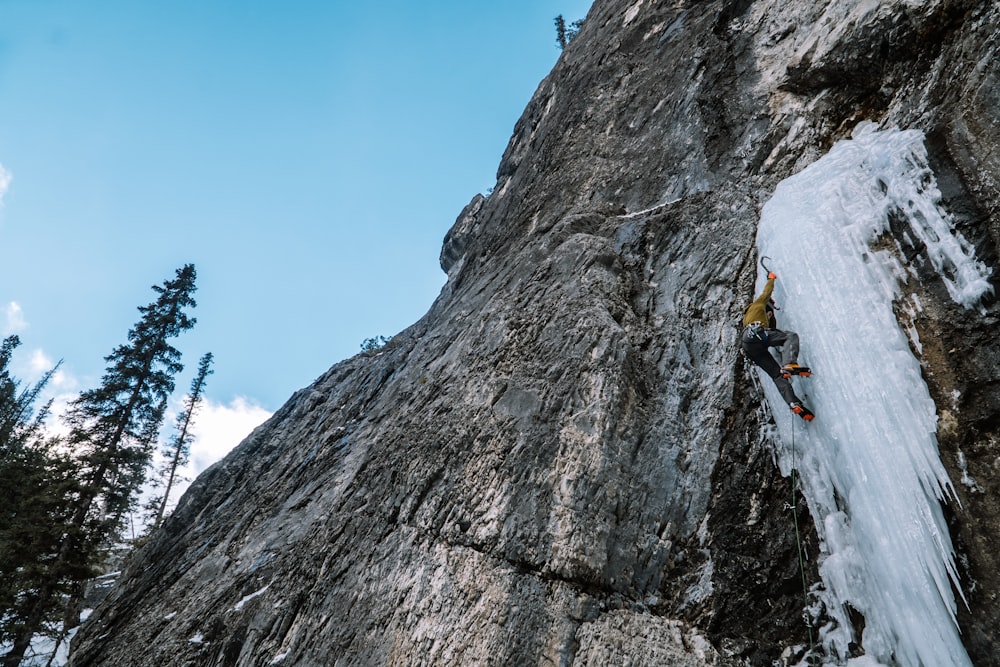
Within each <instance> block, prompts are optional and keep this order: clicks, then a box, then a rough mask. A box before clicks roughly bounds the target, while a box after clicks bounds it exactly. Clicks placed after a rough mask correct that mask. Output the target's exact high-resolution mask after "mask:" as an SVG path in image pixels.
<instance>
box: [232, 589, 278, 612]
mask: <svg viewBox="0 0 1000 667" xmlns="http://www.w3.org/2000/svg"><path fill="white" fill-rule="evenodd" d="M269 587H270V584H268V585H267V586H264V588H261V589H260V590H256V591H254V592H253V593H250V594H249V595H244V596H243V598H242V599H241V600H240V601H239V602H237V603H236V604H235V605H233V611H239V610H240V609H243V606H244V605H245V604H246V603H247V602H250V600H253V599H254V598H255V597H257V596H259V595H263V594H264V593H266V592H267V589H268V588H269Z"/></svg>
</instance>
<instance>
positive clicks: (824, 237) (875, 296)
mask: <svg viewBox="0 0 1000 667" xmlns="http://www.w3.org/2000/svg"><path fill="white" fill-rule="evenodd" d="M891 216H894V219H895V221H896V222H904V221H905V224H907V225H908V226H909V230H910V232H911V233H912V234H913V235H914V237H916V238H919V239H920V241H921V242H922V243H924V244H925V246H926V252H927V255H928V256H929V257H930V260H931V262H932V265H933V266H934V268H935V269H936V270H937V272H938V273H939V274H940V275H941V277H942V279H943V280H944V281H945V283H946V285H947V286H948V291H949V294H950V295H951V297H952V298H953V299H954V300H955V301H956V302H958V303H960V304H962V305H963V306H965V307H967V308H971V307H975V306H976V305H978V303H979V300H980V299H981V298H982V296H983V295H985V294H986V293H987V292H989V291H990V286H989V284H988V283H987V279H988V277H989V275H990V273H991V271H990V269H988V268H987V267H986V266H985V265H984V264H982V263H981V262H979V261H978V260H977V259H976V257H975V254H974V252H973V251H972V249H971V247H970V246H969V244H968V243H967V242H966V241H965V240H964V239H963V238H962V237H961V235H960V234H958V233H957V232H955V230H954V229H953V227H952V225H951V222H950V219H949V217H948V215H947V214H946V213H945V212H944V211H943V210H942V209H941V206H940V192H939V191H938V189H937V185H936V182H935V179H934V175H933V173H932V172H931V171H930V169H929V167H928V166H927V156H926V150H925V148H924V145H923V135H922V134H921V133H920V132H917V131H899V130H888V131H877V130H876V128H875V126H874V125H873V124H871V123H863V124H861V125H859V126H858V128H857V129H856V130H855V132H854V135H853V138H852V139H851V140H846V141H841V142H838V143H837V144H836V145H835V146H834V147H833V148H832V149H831V150H830V152H829V153H828V154H827V155H825V156H824V157H822V158H821V159H820V160H818V161H817V162H815V163H814V164H812V165H811V166H809V167H808V168H806V169H804V170H803V171H802V172H800V173H798V174H796V175H794V176H792V177H790V178H788V179H786V180H785V181H783V182H782V183H780V184H779V185H778V187H777V188H776V189H775V192H774V196H773V197H772V198H771V200H770V201H768V202H767V204H766V205H765V206H764V209H763V211H762V215H761V221H760V226H759V228H758V233H757V246H758V250H759V252H760V253H761V255H766V256H768V257H770V258H771V260H770V262H769V264H768V265H769V267H770V269H771V270H772V271H775V272H776V273H777V274H778V281H777V284H776V288H775V293H774V296H775V299H776V300H777V302H778V303H779V305H780V306H781V307H782V310H781V311H780V316H781V318H780V321H779V323H778V326H779V328H782V329H787V330H790V331H795V332H798V334H799V335H800V337H801V341H802V354H801V358H800V362H801V363H802V364H804V365H807V366H811V367H812V368H813V370H814V375H813V376H812V377H811V378H798V379H796V380H795V387H796V391H797V393H799V395H800V396H802V398H803V399H804V400H805V402H806V404H807V405H809V406H810V407H811V408H812V409H813V410H814V412H816V414H817V417H816V420H815V421H813V422H811V423H808V424H806V423H805V422H802V421H801V420H799V419H798V417H795V416H794V415H793V414H792V413H791V411H789V410H787V409H785V408H783V407H780V406H782V401H781V398H780V396H779V395H778V392H777V390H776V389H775V387H774V385H773V383H772V382H771V380H770V378H768V377H766V376H763V375H762V376H761V381H762V385H763V387H764V391H765V394H766V396H767V399H768V402H769V403H770V405H771V406H776V407H775V409H774V410H773V413H774V419H775V421H776V424H777V428H778V431H779V434H780V438H779V439H778V441H777V442H776V447H777V450H778V451H777V456H778V463H779V465H780V467H781V470H782V473H783V474H785V475H788V474H790V472H791V467H792V465H793V461H794V465H795V468H796V470H797V472H798V475H797V477H798V478H799V483H800V485H801V488H802V492H803V495H804V496H805V498H806V500H807V502H808V503H809V508H810V511H811V513H812V516H813V517H814V519H815V523H816V529H817V532H818V533H819V538H820V541H821V561H820V568H819V571H820V575H821V577H822V579H823V582H824V586H823V587H821V589H820V590H818V591H814V593H815V594H816V595H818V596H819V597H820V598H821V599H820V600H818V601H817V602H822V604H823V605H824V606H825V608H826V611H827V614H828V615H829V616H830V617H831V618H832V619H833V620H832V621H831V622H830V623H828V624H827V625H826V626H825V627H824V628H822V629H821V631H820V638H821V641H822V644H823V647H824V649H825V650H826V652H827V654H828V655H829V656H831V658H833V659H835V660H837V661H839V662H841V663H842V662H843V661H845V660H846V659H847V658H848V656H849V645H850V644H851V643H852V642H856V641H857V640H858V638H856V637H855V636H854V629H853V627H852V625H851V623H850V620H849V618H848V614H847V611H846V609H847V605H850V606H851V607H853V608H854V609H856V610H858V611H859V612H861V613H862V614H863V615H864V616H865V629H864V632H863V637H862V638H861V645H862V647H863V649H864V651H865V654H866V656H865V658H863V659H853V660H851V661H850V664H851V665H854V666H857V667H862V666H865V667H867V666H869V665H878V664H900V665H934V666H935V667H947V666H962V667H971V662H970V661H969V657H968V655H967V654H966V651H965V648H964V647H963V645H962V642H961V639H960V637H959V631H958V625H957V622H956V620H955V614H956V600H955V595H954V593H953V588H952V586H954V589H955V590H959V586H958V574H957V572H956V569H955V564H954V557H953V548H952V545H951V540H950V537H949V533H948V527H947V525H946V523H945V520H944V516H943V512H942V509H941V502H942V500H943V499H944V498H945V497H946V496H952V497H954V487H953V486H952V484H951V481H950V480H949V479H948V475H947V473H946V471H945V469H944V466H943V465H942V464H941V460H940V457H939V454H938V446H937V439H936V435H935V434H936V431H937V411H936V408H935V405H934V402H933V401H932V400H931V397H930V393H929V391H928V389H927V386H926V384H925V383H924V381H923V378H922V376H921V369H920V363H919V361H918V360H917V359H916V358H915V357H914V355H913V352H912V351H911V348H910V338H909V337H908V336H907V333H906V332H904V330H903V329H902V328H901V326H900V324H899V323H898V322H897V319H896V314H895V312H894V308H893V306H894V302H896V301H897V300H898V299H901V298H902V293H901V289H900V281H902V280H906V279H907V278H908V277H909V276H910V274H909V272H908V269H907V267H906V266H905V265H904V264H903V263H902V262H901V260H900V257H899V253H898V250H897V249H889V248H881V249H873V245H874V244H875V243H876V242H877V241H879V240H880V237H882V236H883V235H884V234H885V233H887V232H888V231H889V224H890V218H891ZM884 245H885V244H884V243H883V244H881V246H884ZM764 279H765V276H764V275H763V274H761V275H759V278H758V293H759V290H760V289H763V285H764ZM920 308H921V305H920V304H919V301H914V302H913V304H912V309H913V312H919V309H920ZM911 336H913V333H912V332H911ZM913 341H914V345H915V347H919V339H916V338H915V337H914V338H913ZM762 435H766V434H762Z"/></svg>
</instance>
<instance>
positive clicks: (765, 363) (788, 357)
mask: <svg viewBox="0 0 1000 667" xmlns="http://www.w3.org/2000/svg"><path fill="white" fill-rule="evenodd" d="M740 344H741V346H742V347H743V352H744V353H745V354H746V355H747V356H748V357H749V358H750V361H752V362H754V363H755V364H757V365H758V366H760V367H761V368H763V369H764V372H765V373H767V374H768V375H770V376H771V379H772V380H774V385H775V386H776V387H777V388H778V391H779V392H781V397H782V398H783V399H784V400H785V403H789V404H791V403H801V402H802V401H800V400H799V397H798V396H796V395H795V392H794V391H792V383H791V381H789V380H788V379H787V378H785V377H784V376H783V375H782V374H781V366H780V365H778V362H777V361H775V360H774V357H773V356H771V352H770V350H769V349H768V348H770V347H780V348H781V363H782V364H794V363H796V361H797V360H798V357H799V335H798V334H797V333H793V332H791V331H781V330H780V329H767V328H764V327H747V328H746V329H744V330H743V335H742V336H741V337H740Z"/></svg>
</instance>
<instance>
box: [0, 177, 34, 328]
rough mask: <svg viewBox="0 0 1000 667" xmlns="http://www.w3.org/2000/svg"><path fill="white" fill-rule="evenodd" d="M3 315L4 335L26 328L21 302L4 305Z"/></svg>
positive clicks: (26, 323)
mask: <svg viewBox="0 0 1000 667" xmlns="http://www.w3.org/2000/svg"><path fill="white" fill-rule="evenodd" d="M0 185H2V184H0ZM2 194H3V193H2V192H0V196H2ZM3 316H4V319H3V327H2V333H3V335H4V336H9V335H11V334H14V333H17V332H18V331H24V330H25V329H27V328H28V321H27V320H25V319H24V311H23V310H21V304H19V303H18V302H17V301H11V302H10V303H8V304H7V305H6V306H4V312H3Z"/></svg>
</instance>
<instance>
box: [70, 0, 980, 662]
mask: <svg viewBox="0 0 1000 667" xmlns="http://www.w3.org/2000/svg"><path fill="white" fill-rule="evenodd" d="M998 30H1000V10H998V9H997V8H995V7H993V6H992V5H991V4H990V3H988V2H973V1H972V0H937V1H933V0H932V1H929V2H928V1H924V2H913V1H907V0H896V1H895V2H882V3H872V2H862V1H860V0H858V1H850V0H835V1H833V2H813V0H808V1H807V0H782V1H781V2H779V1H777V0H759V1H754V0H735V1H727V2H722V1H707V2H683V1H678V2H671V3H654V2H652V1H651V0H637V1H635V2H632V1H629V2H621V1H616V0H599V1H598V2H597V3H596V4H595V5H594V7H593V8H592V9H591V12H590V14H589V16H588V18H587V21H586V24H585V26H584V28H583V30H582V31H581V33H580V34H579V36H578V37H577V38H576V39H575V40H574V41H573V42H572V43H571V44H570V45H569V47H568V48H567V49H566V50H565V52H564V53H563V55H562V58H561V59H560V61H559V63H558V64H557V65H556V67H555V68H554V69H553V71H552V73H551V74H550V75H549V76H548V77H547V78H546V79H545V80H544V81H543V82H542V83H541V84H540V86H539V88H538V90H537V92H536V94H535V96H534V98H533V99H532V100H531V102H530V103H529V105H528V107H527V109H526V110H525V112H524V115H523V116H522V118H521V120H520V121H519V122H518V123H517V125H516V127H515V129H514V134H513V137H512V138H511V141H510V144H509V146H508V148H507V151H506V152H505V154H504V156H503V158H502V160H501V163H500V167H499V170H498V181H497V185H496V188H495V189H494V191H493V193H492V195H491V196H490V197H489V198H485V199H484V198H482V197H479V196H477V197H476V198H474V199H473V200H472V202H470V205H469V206H468V207H466V209H465V210H464V211H463V212H462V214H461V215H460V216H459V219H458V221H457V222H456V225H455V228H454V229H453V230H452V231H451V232H450V233H449V235H448V238H447V239H446V242H445V244H444V248H443V249H442V253H441V264H442V267H443V268H444V269H445V270H446V271H447V272H448V274H449V279H448V283H447V285H446V286H445V288H444V290H443V291H442V294H441V295H440V297H439V298H438V300H437V301H436V302H435V304H434V305H433V306H432V308H431V309H430V311H429V312H428V313H427V315H426V316H425V317H424V318H423V319H421V320H420V321H419V322H417V323H416V324H414V325H413V326H412V327H410V328H409V329H407V330H405V331H404V332H402V333H400V334H399V335H397V336H395V337H394V338H393V339H392V341H391V342H390V343H389V344H388V345H386V347H384V348H382V349H381V350H380V351H378V352H377V353H375V354H370V355H359V356H358V357H355V358H353V359H350V360H347V361H344V362H342V363H339V364H337V365H336V366H334V367H333V368H332V369H330V370H329V371H328V372H327V373H326V374H324V375H323V376H322V377H320V378H319V379H318V380H317V381H316V382H315V383H314V384H313V385H312V386H310V387H308V388H306V389H303V390H302V391H300V392H298V393H296V394H295V395H294V396H293V397H292V398H291V399H290V400H289V402H288V403H287V404H286V405H285V406H284V407H283V408H282V409H281V410H280V411H279V412H278V413H277V414H275V415H274V417H273V418H272V419H271V420H270V421H269V422H268V423H266V424H265V425H263V426H261V427H260V428H259V429H257V430H256V431H255V432H254V433H253V434H252V435H251V436H250V437H249V438H248V439H247V440H246V441H245V442H244V443H243V444H242V445H240V447H239V448H237V449H236V450H235V451H234V452H233V453H231V454H230V455H229V456H228V457H227V458H226V459H225V460H223V461H222V462H220V463H219V464H217V465H215V466H213V467H212V468H211V469H210V470H208V471H206V472H205V473H204V474H203V475H202V476H201V477H199V478H198V480H197V481H196V482H195V483H194V485H193V486H192V488H191V489H190V490H189V492H188V493H187V494H186V495H185V497H184V499H183V501H182V503H181V506H180V507H179V508H178V510H177V512H176V513H175V514H174V516H173V517H172V518H171V519H170V520H169V521H168V522H167V523H166V524H165V525H164V527H163V529H162V530H161V531H160V532H159V533H158V534H157V535H156V536H155V537H154V538H153V539H152V540H151V542H150V543H149V544H148V545H147V546H146V547H145V548H144V549H142V550H141V551H140V552H139V553H138V554H136V555H135V557H134V558H133V560H132V561H131V563H130V565H129V567H128V568H127V570H126V571H125V573H124V574H123V576H122V578H121V581H120V584H119V586H118V587H117V588H116V589H115V591H114V592H113V593H112V594H111V596H110V597H109V598H108V600H107V602H106V603H105V604H104V605H102V606H101V607H100V608H99V609H98V610H96V611H95V613H94V614H93V615H92V616H91V618H90V619H89V620H88V622H87V623H86V624H85V625H84V626H83V628H82V629H81V631H80V633H79V634H78V636H77V639H76V641H75V643H74V654H73V655H74V658H73V661H74V664H77V665H120V664H130V665H165V664H172V665H188V664H189V665H205V664H213V665H263V664H269V663H274V664H277V663H283V664H299V665H328V664H343V665H348V664H440V665H445V664H448V665H450V664H487V665H489V664H496V665H501V664H503V665H507V664H549V663H551V664H557V665H569V664H592V665H599V664H601V665H603V664H674V665H692V666H694V665H745V664H750V665H770V664H772V662H773V661H774V660H778V659H779V658H780V656H781V655H782V653H783V652H785V655H788V653H789V652H788V649H789V647H792V646H794V645H801V644H804V643H806V642H807V641H808V636H807V629H806V628H805V626H804V625H803V623H802V621H801V608H802V604H803V599H802V598H803V595H802V588H801V579H800V575H799V570H798V563H797V560H796V549H795V537H794V528H793V522H792V517H791V513H790V512H789V511H787V509H786V503H787V502H788V501H789V500H790V499H791V497H792V492H791V486H790V484H789V481H788V480H787V479H784V478H782V477H780V475H779V473H778V472H777V470H776V469H775V468H774V465H773V462H772V459H771V456H770V453H769V452H768V451H767V450H766V448H765V447H764V446H763V445H762V444H761V441H760V440H761V439H760V435H759V434H760V428H761V424H760V419H761V416H760V415H761V413H760V412H759V411H758V410H756V403H757V397H756V395H755V392H754V389H753V386H752V384H751V383H750V381H749V379H748V377H747V376H746V374H745V371H744V368H743V366H742V364H741V362H739V361H738V358H737V356H736V354H735V351H736V335H737V329H736V322H737V321H738V318H739V315H740V313H741V311H742V307H743V305H744V303H745V301H746V299H747V298H748V297H750V296H751V289H752V282H753V277H754V271H755V266H756V255H755V251H754V248H753V242H754V234H755V227H756V222H757V215H758V211H759V207H760V205H761V204H762V203H763V202H764V201H766V199H767V197H768V196H769V195H770V192H771V190H772V189H773V187H774V185H775V184H776V183H777V182H778V181H779V180H780V179H782V178H784V177H786V176H788V175H790V174H791V173H794V172H795V171H796V170H798V169H800V168H801V167H803V166H804V165H806V164H808V163H810V162H811V161H813V160H815V159H816V158H817V157H818V156H819V155H822V154H823V152H824V151H826V150H827V149H828V148H829V146H830V145H831V144H832V143H833V142H834V141H836V140H837V139H839V138H843V137H844V136H846V135H847V134H848V133H849V132H850V130H851V129H852V128H853V127H854V126H855V125H856V124H857V122H859V121H860V120H863V119H869V120H875V121H876V122H879V123H882V124H883V125H885V126H893V125H898V126H901V127H914V128H919V129H923V130H924V131H925V132H926V133H927V135H928V138H929V140H928V144H929V149H930V151H931V154H932V158H933V160H934V163H935V169H936V170H937V173H938V177H939V181H940V183H941V186H942V190H943V191H944V194H945V198H946V201H947V205H948V206H949V208H950V209H951V210H952V211H953V212H954V213H955V215H956V218H957V221H958V223H959V226H960V228H961V230H962V232H963V233H964V234H965V236H966V237H967V238H969V239H970V240H971V241H973V242H974V243H975V244H976V246H977V251H978V254H979V257H980V258H981V259H983V260H985V261H986V262H987V263H988V264H990V265H991V266H994V267H998V266H1000V262H998V257H997V247H998V242H1000V158H998V155H1000V150H998V149H1000V116H998V100H1000V79H998V78H997V72H996V67H995V65H994V63H995V62H997V56H998V54H997V50H998V48H1000V46H998V39H997V34H998ZM926 278H927V279H926V281H924V282H922V283H920V284H916V283H915V284H914V285H913V286H912V288H913V290H917V291H919V293H920V294H921V298H922V300H923V303H924V304H925V308H924V311H923V312H922V313H917V314H915V315H914V317H915V322H914V324H915V326H916V327H917V328H918V329H919V331H920V334H921V339H922V340H924V341H925V343H924V354H923V360H924V364H925V369H926V375H927V378H928V382H929V384H930V386H931V389H932V392H933V394H934V397H935V400H936V402H937V405H938V407H939V411H940V416H941V420H940V423H941V433H940V434H939V435H940V439H941V443H942V456H943V459H944V461H945V463H946V465H948V466H949V467H950V469H951V471H952V475H953V477H954V479H956V481H957V480H959V479H960V478H962V471H961V470H960V469H959V462H960V459H961V460H964V461H965V462H966V465H967V471H968V475H969V476H970V477H971V479H972V480H974V482H975V484H972V483H969V484H966V485H960V486H959V488H960V492H961V496H962V503H963V504H962V507H961V508H953V509H954V512H953V532H954V535H953V537H954V539H955V541H956V544H957V545H958V548H959V550H960V552H961V553H960V559H961V561H962V563H963V567H964V570H963V576H964V577H965V578H966V580H967V582H968V584H967V586H966V590H967V593H968V597H969V601H970V606H971V609H970V610H968V611H965V610H963V613H962V616H961V619H960V621H961V623H962V625H963V632H964V637H965V638H966V641H967V645H968V647H969V651H970V655H971V656H972V657H973V660H974V662H975V663H976V664H977V665H989V664H998V663H997V662H996V661H997V659H996V658H995V654H997V653H998V651H997V648H998V645H1000V638H998V637H997V634H996V630H995V628H997V627H1000V600H998V599H997V595H998V593H1000V580H998V575H997V572H1000V562H998V556H997V554H996V551H995V550H994V549H992V548H991V546H990V545H991V544H994V543H996V540H997V539H998V537H1000V535H998V533H1000V504H998V503H997V500H996V499H997V498H998V497H1000V488H998V482H997V481H996V480H997V479H998V475H997V472H998V470H997V466H998V464H997V461H998V460H1000V458H998V457H1000V358H998V357H1000V350H998V346H997V344H996V342H995V340H996V331H997V317H996V315H997V306H996V305H995V303H994V304H993V305H991V306H990V309H991V310H990V313H989V314H987V315H985V316H984V315H982V314H980V313H978V312H974V311H965V310H963V309H961V308H960V307H958V306H956V305H955V304H953V303H952V302H950V301H949V299H948V295H947V293H946V292H945V289H944V287H943V285H942V284H941V283H940V281H937V280H936V279H935V278H934V277H933V276H930V275H928V276H927V277H926ZM805 344H806V345H808V341H806V342H805ZM960 453H961V455H962V456H961V457H960ZM797 511H798V512H799V516H800V519H801V522H802V523H803V525H804V527H805V532H806V534H807V539H806V542H807V548H808V549H809V551H810V553H812V554H813V556H815V553H816V544H815V537H814V532H813V531H812V528H811V526H810V525H809V519H808V514H807V512H806V510H805V507H804V504H800V506H799V507H798V508H797ZM807 577H808V578H809V580H810V581H816V580H817V575H816V571H815V564H814V562H813V561H811V562H810V563H809V566H808V569H807Z"/></svg>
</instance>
